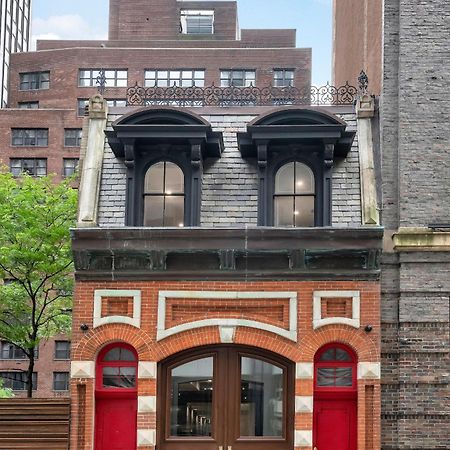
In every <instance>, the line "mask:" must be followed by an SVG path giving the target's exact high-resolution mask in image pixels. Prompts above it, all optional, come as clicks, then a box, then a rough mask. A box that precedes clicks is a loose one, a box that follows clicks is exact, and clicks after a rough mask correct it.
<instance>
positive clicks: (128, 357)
mask: <svg viewBox="0 0 450 450" xmlns="http://www.w3.org/2000/svg"><path fill="white" fill-rule="evenodd" d="M120 361H136V357H135V356H134V353H133V352H132V351H131V350H128V349H126V348H121V349H120Z"/></svg>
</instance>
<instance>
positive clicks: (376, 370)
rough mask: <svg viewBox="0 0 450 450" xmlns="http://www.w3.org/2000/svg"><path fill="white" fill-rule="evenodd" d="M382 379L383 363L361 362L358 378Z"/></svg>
mask: <svg viewBox="0 0 450 450" xmlns="http://www.w3.org/2000/svg"><path fill="white" fill-rule="evenodd" d="M379 379H381V363H379V362H359V363H358V380H379Z"/></svg>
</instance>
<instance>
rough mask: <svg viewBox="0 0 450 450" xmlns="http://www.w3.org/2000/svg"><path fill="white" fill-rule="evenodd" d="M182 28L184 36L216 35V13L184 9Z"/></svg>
mask: <svg viewBox="0 0 450 450" xmlns="http://www.w3.org/2000/svg"><path fill="white" fill-rule="evenodd" d="M180 28H181V33H182V34H214V11H212V10H203V9H202V10H193V9H182V10H181V17H180Z"/></svg>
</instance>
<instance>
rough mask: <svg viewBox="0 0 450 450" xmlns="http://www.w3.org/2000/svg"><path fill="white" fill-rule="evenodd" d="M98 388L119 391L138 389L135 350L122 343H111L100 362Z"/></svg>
mask: <svg viewBox="0 0 450 450" xmlns="http://www.w3.org/2000/svg"><path fill="white" fill-rule="evenodd" d="M97 376H98V381H97V389H100V390H102V391H118V390H122V389H126V390H133V389H134V390H136V387H137V357H136V354H135V352H134V351H132V350H131V349H129V348H127V346H125V345H124V344H122V345H120V344H119V345H110V346H108V347H107V348H106V349H105V350H104V351H103V352H102V353H101V354H100V360H99V362H98V374H97Z"/></svg>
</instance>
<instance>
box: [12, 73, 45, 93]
mask: <svg viewBox="0 0 450 450" xmlns="http://www.w3.org/2000/svg"><path fill="white" fill-rule="evenodd" d="M49 87H50V72H29V73H21V74H20V88H19V89H20V90H21V91H34V90H37V89H48V88H49Z"/></svg>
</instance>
